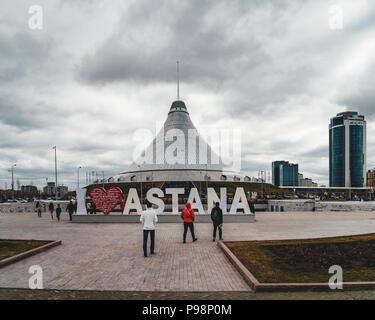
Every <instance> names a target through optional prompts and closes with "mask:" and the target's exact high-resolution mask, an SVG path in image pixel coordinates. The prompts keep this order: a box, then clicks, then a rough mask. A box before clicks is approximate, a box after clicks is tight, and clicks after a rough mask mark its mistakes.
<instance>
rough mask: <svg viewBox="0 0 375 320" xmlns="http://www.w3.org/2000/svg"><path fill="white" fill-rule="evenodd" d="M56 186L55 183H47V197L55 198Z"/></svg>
mask: <svg viewBox="0 0 375 320" xmlns="http://www.w3.org/2000/svg"><path fill="white" fill-rule="evenodd" d="M55 186H56V184H55V183H54V182H47V185H46V186H45V187H44V188H43V192H44V193H45V194H46V195H47V196H49V197H50V196H53V195H55V194H56V187H55Z"/></svg>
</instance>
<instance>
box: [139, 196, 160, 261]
mask: <svg viewBox="0 0 375 320" xmlns="http://www.w3.org/2000/svg"><path fill="white" fill-rule="evenodd" d="M140 221H141V223H142V224H143V254H144V256H145V257H147V239H148V234H150V238H151V245H150V253H151V254H154V248H155V226H156V223H157V222H158V217H157V215H156V210H155V209H154V208H153V207H152V206H151V205H150V204H149V202H148V201H146V210H144V211H142V214H141V218H140Z"/></svg>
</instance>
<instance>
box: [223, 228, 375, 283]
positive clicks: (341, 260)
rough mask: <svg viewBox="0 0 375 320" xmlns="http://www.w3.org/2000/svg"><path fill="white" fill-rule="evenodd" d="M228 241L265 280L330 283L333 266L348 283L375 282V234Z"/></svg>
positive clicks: (269, 281)
mask: <svg viewBox="0 0 375 320" xmlns="http://www.w3.org/2000/svg"><path fill="white" fill-rule="evenodd" d="M225 244H226V245H227V246H228V248H229V249H230V250H231V251H232V252H233V253H234V254H235V255H236V257H237V258H238V259H239V260H240V261H241V262H242V264H243V265H244V266H245V267H246V268H247V269H248V270H249V271H250V272H251V273H252V274H253V275H254V276H255V277H256V278H257V279H258V281H259V282H261V283H302V282H306V283H312V282H322V283H327V282H328V280H329V278H330V277H331V276H332V275H331V274H329V273H328V270H329V268H330V266H332V265H339V266H341V267H342V269H343V278H344V279H343V281H344V282H359V281H375V234H369V235H361V236H350V237H335V238H321V239H307V240H275V241H240V242H225Z"/></svg>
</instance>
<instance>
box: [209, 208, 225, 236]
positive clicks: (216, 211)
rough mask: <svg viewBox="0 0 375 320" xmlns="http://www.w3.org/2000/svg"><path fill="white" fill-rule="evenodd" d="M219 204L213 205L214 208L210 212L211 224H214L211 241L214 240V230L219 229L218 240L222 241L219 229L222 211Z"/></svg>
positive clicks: (221, 221)
mask: <svg viewBox="0 0 375 320" xmlns="http://www.w3.org/2000/svg"><path fill="white" fill-rule="evenodd" d="M219 205H220V204H219V202H216V203H215V207H213V208H212V210H211V220H212V223H213V224H214V235H213V236H214V237H213V240H212V241H215V240H216V230H217V229H219V238H220V240H222V239H223V237H222V236H223V232H222V229H221V227H222V226H223V211H222V210H221V209H220V207H219Z"/></svg>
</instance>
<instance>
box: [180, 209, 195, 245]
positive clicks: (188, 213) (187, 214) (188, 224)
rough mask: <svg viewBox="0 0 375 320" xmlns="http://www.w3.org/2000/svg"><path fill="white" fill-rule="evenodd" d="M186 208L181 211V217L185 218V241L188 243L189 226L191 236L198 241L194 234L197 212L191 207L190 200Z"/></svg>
mask: <svg viewBox="0 0 375 320" xmlns="http://www.w3.org/2000/svg"><path fill="white" fill-rule="evenodd" d="M185 206H186V208H185V209H184V210H182V212H181V219H182V220H184V241H183V243H186V234H187V230H188V228H189V229H190V232H191V237H192V238H193V242H194V241H197V240H198V239H197V238H196V237H195V234H194V220H195V213H194V210H193V209H192V208H191V204H190V203H189V202H187V203H186V205H185Z"/></svg>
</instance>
